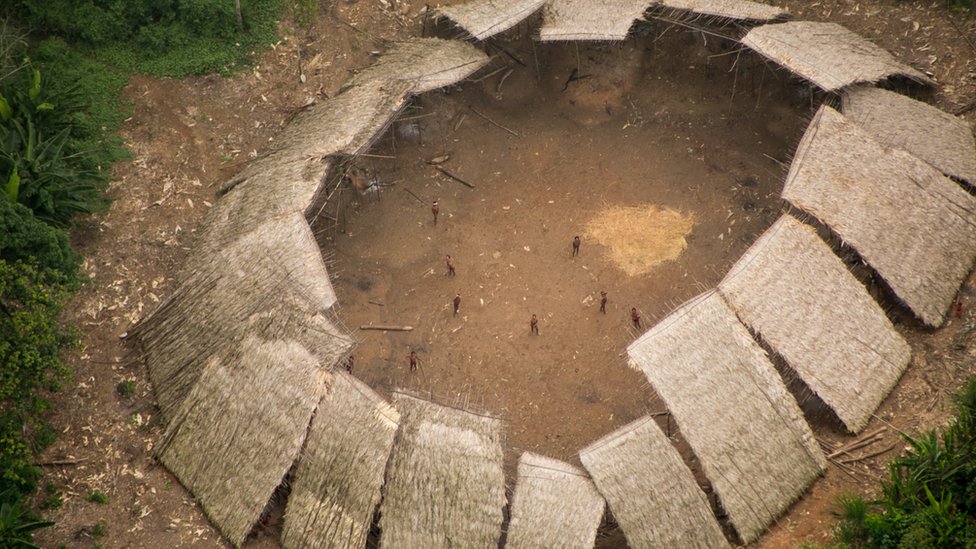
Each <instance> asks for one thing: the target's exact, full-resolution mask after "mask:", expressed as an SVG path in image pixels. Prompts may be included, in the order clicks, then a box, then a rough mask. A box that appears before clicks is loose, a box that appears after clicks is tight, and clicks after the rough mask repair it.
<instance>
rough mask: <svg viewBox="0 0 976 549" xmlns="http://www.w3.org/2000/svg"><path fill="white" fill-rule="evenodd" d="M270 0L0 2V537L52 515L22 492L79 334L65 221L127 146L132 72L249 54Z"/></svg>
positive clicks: (196, 66) (257, 45)
mask: <svg viewBox="0 0 976 549" xmlns="http://www.w3.org/2000/svg"><path fill="white" fill-rule="evenodd" d="M299 1H300V2H301V5H304V6H306V7H308V6H313V5H317V3H315V2H314V0H299ZM279 2H280V0H240V3H239V5H240V7H241V11H240V13H239V14H238V12H237V5H238V3H237V2H235V0H10V1H8V2H2V3H0V547H32V545H29V544H30V540H31V536H32V534H33V532H34V531H35V530H36V529H38V528H43V527H45V526H49V525H50V523H49V522H45V521H40V520H38V519H37V518H36V517H34V516H33V515H32V514H31V512H30V511H29V508H28V506H27V505H26V503H25V500H24V498H25V496H27V495H28V494H30V493H31V492H33V491H34V490H35V488H36V485H37V481H38V478H39V476H40V474H41V471H40V470H39V469H38V468H37V467H36V466H35V465H33V462H34V456H35V455H36V454H37V452H39V451H40V450H41V449H43V448H44V447H45V446H46V445H47V444H50V442H52V441H53V432H52V430H51V429H50V428H49V427H48V426H47V425H46V423H45V422H44V419H43V418H44V412H45V410H47V409H48V408H49V407H50V402H49V401H50V395H51V393H52V392H53V391H56V390H57V389H58V387H59V386H60V384H61V383H63V382H64V381H65V380H66V379H67V378H68V376H69V372H68V370H67V368H66V367H65V366H64V364H63V363H62V362H61V360H60V354H61V352H62V351H63V350H64V349H66V348H68V347H70V346H73V345H76V344H77V342H78V338H77V337H76V336H75V335H74V333H73V331H72V330H71V329H70V328H69V327H65V326H63V325H62V324H60V323H59V322H58V320H57V319H58V317H59V315H60V313H61V310H62V308H63V306H64V304H65V303H66V302H67V300H68V299H70V297H71V295H72V294H73V293H74V292H75V291H76V290H77V289H78V287H79V284H80V280H79V269H80V265H81V257H80V255H79V254H78V253H77V252H76V251H75V250H73V249H72V248H71V246H70V244H69V240H68V233H67V231H68V230H69V229H70V228H71V226H72V224H73V223H74V222H75V221H76V220H77V219H79V218H82V217H84V216H87V215H88V214H91V213H93V212H97V211H99V209H101V208H103V207H104V206H106V205H107V203H108V201H107V198H106V196H105V194H104V191H105V189H106V187H107V184H108V180H109V170H110V169H111V167H112V164H113V163H114V162H116V161H118V160H121V159H124V158H126V157H127V152H126V151H125V149H124V148H123V144H122V140H121V138H120V137H119V136H118V128H119V127H120V126H121V124H122V121H123V120H124V119H125V118H126V116H127V115H128V113H127V112H126V108H127V105H126V104H125V103H124V101H123V100H122V90H123V88H124V87H125V85H126V83H127V81H128V75H129V74H130V73H131V72H136V71H138V72H143V73H148V74H152V75H164V76H175V77H180V76H184V75H188V74H199V73H204V72H213V71H218V72H222V73H226V72H229V71H231V70H233V69H235V68H238V67H241V66H244V65H245V64H247V63H248V62H249V61H250V59H251V57H252V56H253V54H254V53H255V52H257V51H258V50H259V49H264V48H265V47H267V46H269V45H270V44H271V43H273V42H274V41H275V40H276V39H277V36H276V34H275V31H276V27H277V18H278V15H279V11H280V10H279V6H280V4H279ZM302 13H303V14H305V15H306V18H305V19H303V24H305V25H311V22H312V19H314V11H313V10H311V9H307V10H306V11H304V12H302ZM239 16H240V18H239ZM306 19H307V20H306ZM20 29H29V31H30V33H29V34H28V33H24V32H22V31H21V30H20Z"/></svg>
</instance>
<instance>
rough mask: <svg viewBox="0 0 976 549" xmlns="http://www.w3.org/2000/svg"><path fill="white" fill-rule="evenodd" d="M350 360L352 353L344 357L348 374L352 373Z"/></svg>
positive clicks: (351, 360)
mask: <svg viewBox="0 0 976 549" xmlns="http://www.w3.org/2000/svg"><path fill="white" fill-rule="evenodd" d="M352 362H353V358H352V355H349V356H347V357H346V371H347V372H349V373H350V374H351V373H352Z"/></svg>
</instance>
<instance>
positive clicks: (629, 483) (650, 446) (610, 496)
mask: <svg viewBox="0 0 976 549" xmlns="http://www.w3.org/2000/svg"><path fill="white" fill-rule="evenodd" d="M580 459H581V460H582V461H583V466H584V467H586V470H587V471H589V473H590V475H592V476H593V480H594V482H595V483H596V486H597V488H598V489H599V490H600V493H601V494H603V497H605V498H606V499H607V503H609V504H610V510H611V511H613V516H614V518H616V519H617V522H618V523H620V528H621V529H622V530H623V531H624V535H625V536H626V537H627V542H628V544H629V545H630V547H701V548H703V549H704V548H708V549H711V548H713V547H728V545H729V543H728V541H727V540H726V539H725V536H724V535H723V534H722V528H721V527H720V526H719V524H718V521H717V520H715V515H714V514H713V513H712V509H711V507H710V506H709V504H708V499H707V498H706V497H705V494H704V493H703V492H702V490H701V488H699V486H698V484H697V483H696V482H695V477H694V476H692V474H691V471H690V470H689V469H688V466H687V465H685V463H684V462H683V461H682V460H681V456H679V455H678V452H677V450H675V449H674V446H672V445H671V443H670V442H669V441H668V439H667V437H666V436H665V435H664V433H662V432H661V429H660V428H659V427H658V426H657V424H656V423H654V418H652V417H650V416H646V417H643V418H641V419H638V420H636V421H634V422H631V423H629V424H627V425H624V426H623V427H621V428H619V429H617V430H616V431H613V432H612V433H610V434H608V435H606V436H604V437H603V438H601V439H600V440H598V441H596V442H594V443H593V444H591V445H589V446H587V447H586V448H584V449H583V450H581V451H580Z"/></svg>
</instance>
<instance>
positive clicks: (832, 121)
mask: <svg viewBox="0 0 976 549" xmlns="http://www.w3.org/2000/svg"><path fill="white" fill-rule="evenodd" d="M783 198H784V199H786V200H788V201H789V202H790V203H792V204H793V205H795V206H797V207H798V208H800V209H802V210H804V211H806V212H808V213H810V214H812V215H813V216H815V217H817V218H818V219H820V220H821V221H823V222H824V223H825V224H827V225H828V226H830V227H831V228H832V229H833V230H834V231H835V232H836V233H837V234H838V235H839V236H840V237H841V238H843V239H844V240H845V241H847V243H849V244H850V245H851V246H853V247H854V249H855V250H857V252H858V253H859V254H860V255H861V257H863V258H864V259H865V260H866V261H867V262H868V263H869V264H870V265H871V266H872V267H873V268H874V269H875V270H876V271H877V272H878V273H879V274H880V275H881V276H882V277H884V279H885V280H886V281H887V282H888V284H889V286H891V289H892V290H894V292H895V294H897V296H898V297H899V298H900V299H901V300H902V301H904V302H905V304H906V305H908V307H909V308H911V310H912V311H913V312H914V313H915V314H916V315H917V316H918V317H919V318H920V319H921V320H922V321H923V322H925V323H926V324H928V325H930V326H939V325H941V324H942V322H943V321H944V320H945V313H946V311H947V310H948V308H949V306H950V305H951V304H952V301H953V299H954V298H955V295H956V291H957V290H958V288H959V285H960V284H961V283H962V281H963V279H964V278H965V277H966V275H967V274H968V273H969V270H970V268H971V267H972V265H973V259H974V257H976V199H974V198H973V197H972V196H970V195H969V194H967V193H966V192H965V191H963V190H962V189H961V188H960V187H959V186H958V185H956V184H955V183H953V182H952V181H951V180H950V179H948V178H946V177H945V176H943V175H942V174H941V173H939V172H938V171H937V170H935V169H934V168H932V167H931V166H929V165H928V164H926V163H925V162H922V161H921V160H919V159H918V158H916V157H914V156H912V155H911V154H909V153H907V152H905V151H903V150H901V149H897V148H888V147H884V146H882V145H881V144H879V143H878V142H877V141H876V140H875V139H874V138H873V137H871V135H870V134H868V133H867V132H866V131H865V130H863V129H861V128H860V127H859V126H858V125H857V124H855V123H853V122H851V121H850V120H848V119H846V118H845V117H844V116H843V115H842V114H840V113H839V112H837V111H835V110H834V109H832V108H830V107H826V106H824V107H821V109H820V111H819V112H818V113H817V114H816V116H814V118H813V120H812V121H811V122H810V126H809V127H808V128H807V131H806V133H805V134H804V136H803V138H802V139H801V140H800V145H799V146H798V147H797V151H796V155H795V156H794V159H793V164H792V165H791V166H790V172H789V174H788V175H787V178H786V184H785V185H784V188H783Z"/></svg>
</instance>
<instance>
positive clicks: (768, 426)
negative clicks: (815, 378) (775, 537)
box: [591, 290, 826, 543]
mask: <svg viewBox="0 0 976 549" xmlns="http://www.w3.org/2000/svg"><path fill="white" fill-rule="evenodd" d="M627 352H628V354H629V355H630V363H631V365H632V366H633V367H634V368H637V369H639V370H642V371H643V372H644V375H645V376H647V379H648V380H649V381H650V382H651V385H653V387H654V390H655V391H657V394H658V395H659V396H660V397H661V399H662V400H663V401H664V403H665V404H666V405H667V407H668V409H669V410H670V411H671V414H672V415H673V417H674V420H675V422H676V423H677V424H678V427H679V428H680V429H681V434H682V435H683V436H684V437H685V439H686V440H687V441H688V444H689V445H690V446H691V448H692V450H694V452H695V455H696V456H697V457H698V459H699V461H700V462H701V465H702V469H703V471H704V472H705V475H706V476H707V477H708V479H709V480H710V481H711V483H712V486H713V487H714V488H715V492H716V493H717V494H718V496H719V498H720V500H721V502H722V505H723V507H725V510H726V511H727V512H728V514H729V518H730V519H731V521H732V524H733V525H734V526H735V529H736V530H737V531H738V532H739V535H740V536H741V537H742V539H743V541H745V542H746V543H750V542H752V541H753V540H755V539H756V538H757V537H759V535H760V534H761V533H762V532H763V530H765V528H766V527H767V526H768V525H769V524H770V523H771V522H772V521H773V520H774V519H775V518H776V517H777V516H779V515H780V513H782V512H783V511H784V510H786V508H787V507H788V506H789V505H790V504H791V503H793V501H795V500H796V499H797V498H798V497H800V495H801V494H802V493H803V491H804V490H805V489H806V487H807V486H808V485H809V484H810V483H811V482H813V480H814V478H816V477H817V475H819V474H820V473H821V472H822V471H823V469H824V468H825V467H826V459H825V458H824V456H823V453H822V452H821V450H820V447H819V445H818V444H817V441H816V439H814V437H813V433H812V432H811V431H810V426H809V425H807V423H806V421H805V420H804V419H803V416H802V414H801V412H800V409H799V407H798V406H797V404H796V401H795V400H793V397H792V395H790V393H789V392H788V391H787V389H786V386H785V385H783V381H782V380H781V379H780V378H779V375H778V374H777V373H776V370H775V369H774V368H773V365H772V364H771V363H770V362H769V359H768V357H767V356H766V353H765V352H763V350H762V348H761V347H759V344H757V343H756V342H755V341H754V340H753V339H752V336H751V335H750V334H749V331H748V330H747V329H746V328H745V326H743V325H742V324H741V323H740V322H739V320H738V319H737V318H736V316H735V313H733V312H732V310H731V309H730V308H729V306H728V305H726V304H725V302H724V301H723V300H722V297H721V296H720V295H719V294H718V293H717V292H715V291H714V290H711V291H708V292H706V293H704V294H702V295H700V296H698V297H696V298H694V299H692V300H691V301H689V302H687V303H686V304H684V305H682V306H681V307H680V308H678V309H677V310H676V311H674V312H673V313H672V314H671V315H669V316H668V317H666V318H665V319H664V320H662V321H661V322H660V323H658V324H657V325H656V326H655V327H654V328H652V329H651V330H649V331H648V332H646V333H645V334H644V335H643V336H641V338H640V339H638V340H637V341H635V342H634V343H632V344H631V345H630V347H628V348H627ZM591 474H592V472H591ZM594 477H595V475H594ZM599 485H600V484H599V480H597V486H599ZM612 506H613V502H611V508H612Z"/></svg>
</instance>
